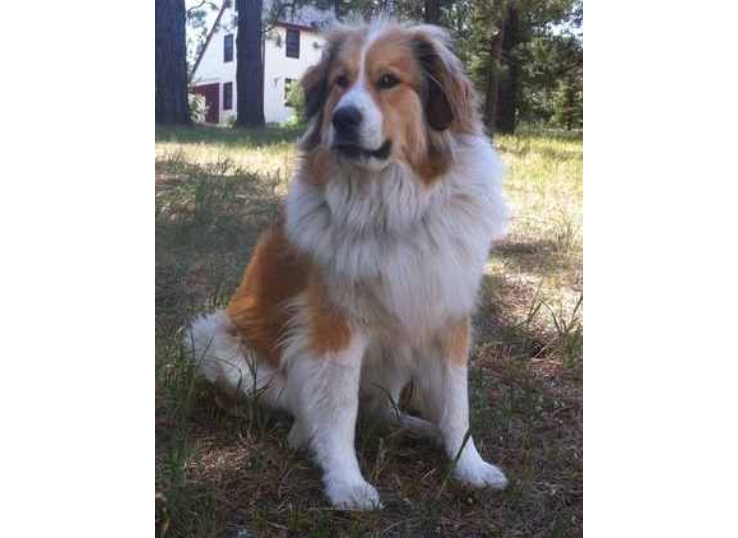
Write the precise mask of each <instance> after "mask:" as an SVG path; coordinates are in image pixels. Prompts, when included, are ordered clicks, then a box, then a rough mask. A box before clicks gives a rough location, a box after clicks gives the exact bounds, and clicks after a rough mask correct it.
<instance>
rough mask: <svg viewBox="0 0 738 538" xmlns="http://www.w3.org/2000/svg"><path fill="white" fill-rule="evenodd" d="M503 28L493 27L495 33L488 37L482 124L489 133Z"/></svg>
mask: <svg viewBox="0 0 738 538" xmlns="http://www.w3.org/2000/svg"><path fill="white" fill-rule="evenodd" d="M503 31H504V29H501V30H497V29H495V30H494V32H495V34H494V35H493V36H492V38H491V39H490V42H489V44H490V49H489V55H490V57H489V68H488V69H487V87H486V88H485V91H484V114H483V120H484V125H485V126H486V127H487V129H488V130H489V132H490V134H492V133H494V131H495V120H496V119H497V103H498V94H499V82H500V80H499V79H500V75H499V70H500V56H501V54H502V40H503Z"/></svg>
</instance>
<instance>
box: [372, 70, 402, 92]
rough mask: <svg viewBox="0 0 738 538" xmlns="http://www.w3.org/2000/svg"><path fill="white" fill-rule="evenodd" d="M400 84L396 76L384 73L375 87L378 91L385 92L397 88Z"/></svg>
mask: <svg viewBox="0 0 738 538" xmlns="http://www.w3.org/2000/svg"><path fill="white" fill-rule="evenodd" d="M399 83H400V79H398V78H397V77H396V76H394V75H391V74H389V73H385V74H384V75H382V76H381V77H379V81H378V82H377V87H378V88H379V89H380V90H386V89H388V88H392V87H393V86H397V85H398V84H399Z"/></svg>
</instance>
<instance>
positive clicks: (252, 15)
mask: <svg viewBox="0 0 738 538" xmlns="http://www.w3.org/2000/svg"><path fill="white" fill-rule="evenodd" d="M237 1H238V35H237V36H236V99H237V100H236V107H237V109H238V111H237V116H236V125H238V126H240V127H263V126H264V91H263V87H264V85H263V81H264V63H263V62H262V56H261V43H262V39H261V12H262V0H237Z"/></svg>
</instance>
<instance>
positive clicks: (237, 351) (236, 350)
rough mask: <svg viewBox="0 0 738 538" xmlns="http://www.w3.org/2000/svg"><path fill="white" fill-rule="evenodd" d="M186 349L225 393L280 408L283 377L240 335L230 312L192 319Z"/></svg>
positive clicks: (202, 370)
mask: <svg viewBox="0 0 738 538" xmlns="http://www.w3.org/2000/svg"><path fill="white" fill-rule="evenodd" d="M184 345H185V349H186V350H187V351H188V352H189V353H190V357H191V358H192V360H193V361H194V363H195V366H196V367H197V369H198V371H199V372H200V373H201V374H202V375H204V376H205V377H206V378H207V379H208V381H210V382H211V383H213V384H215V385H216V386H217V387H218V389H219V390H220V393H221V395H222V396H225V397H226V398H227V399H228V401H229V402H231V403H232V402H234V401H235V400H236V398H237V397H238V396H247V397H251V398H254V399H257V400H259V401H260V402H261V403H264V404H266V405H268V406H269V407H273V408H280V407H282V406H281V405H280V397H281V394H282V391H283V388H284V377H283V376H282V374H281V373H280V372H279V371H278V370H277V369H276V368H274V367H273V366H271V365H269V364H267V363H266V362H265V361H264V360H262V359H260V358H259V357H258V356H257V354H256V352H255V351H254V350H253V349H252V348H251V347H250V346H249V345H248V343H247V342H246V341H244V339H243V338H242V337H241V335H240V334H239V332H238V330H237V328H236V326H235V325H234V324H233V322H232V321H231V319H230V317H229V316H228V314H227V313H226V312H225V311H223V310H218V311H216V312H213V313H212V314H207V315H203V316H200V317H198V318H196V319H195V320H193V322H192V325H191V327H190V328H189V330H187V331H186V332H185V340H184Z"/></svg>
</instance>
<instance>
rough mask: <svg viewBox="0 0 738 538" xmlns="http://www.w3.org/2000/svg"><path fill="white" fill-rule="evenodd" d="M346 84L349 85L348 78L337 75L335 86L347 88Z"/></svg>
mask: <svg viewBox="0 0 738 538" xmlns="http://www.w3.org/2000/svg"><path fill="white" fill-rule="evenodd" d="M348 85H349V80H348V77H347V76H346V75H339V76H338V77H337V78H336V86H338V87H339V88H347V87H348Z"/></svg>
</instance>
